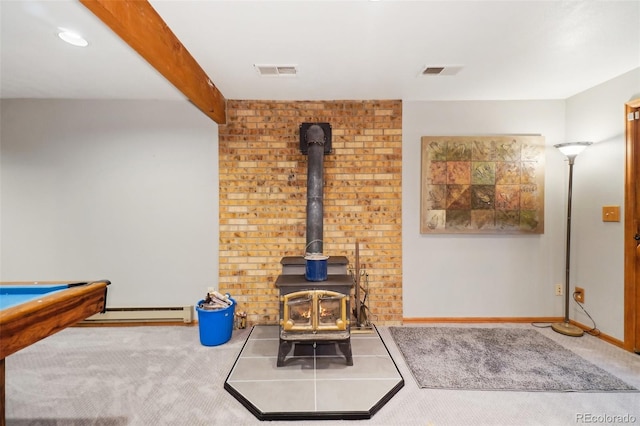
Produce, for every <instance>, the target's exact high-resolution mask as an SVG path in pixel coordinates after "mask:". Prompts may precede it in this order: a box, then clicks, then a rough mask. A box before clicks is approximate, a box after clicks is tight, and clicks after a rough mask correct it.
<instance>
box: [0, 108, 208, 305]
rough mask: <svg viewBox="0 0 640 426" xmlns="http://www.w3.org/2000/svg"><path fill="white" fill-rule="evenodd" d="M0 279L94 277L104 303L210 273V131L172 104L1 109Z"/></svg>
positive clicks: (185, 288)
mask: <svg viewBox="0 0 640 426" xmlns="http://www.w3.org/2000/svg"><path fill="white" fill-rule="evenodd" d="M0 111H1V122H0V125H1V126H0V129H1V138H0V152H1V157H0V161H1V162H0V165H1V172H0V179H1V184H2V191H1V197H0V200H1V210H0V213H1V216H0V232H1V234H0V237H1V238H0V245H1V255H0V258H1V263H0V266H1V269H0V279H2V280H4V281H6V280H78V279H80V280H84V279H87V280H92V279H101V278H106V279H110V280H111V281H112V285H111V286H110V288H109V297H108V305H109V306H163V305H164V306H167V305H183V304H191V305H192V304H195V303H196V302H197V301H198V300H199V299H200V298H202V296H204V294H205V292H206V289H207V287H209V286H217V285H216V281H217V276H218V262H217V259H218V252H217V250H218V248H217V241H218V173H217V170H218V151H217V138H218V132H217V125H216V123H214V122H213V121H211V120H210V119H209V118H207V117H206V116H205V115H204V114H202V113H201V112H199V111H198V110H197V109H196V108H195V107H194V106H193V105H191V104H190V103H188V102H186V101H184V102H182V101H180V102H175V101H174V102H172V101H74V100H3V101H2V103H1V110H0Z"/></svg>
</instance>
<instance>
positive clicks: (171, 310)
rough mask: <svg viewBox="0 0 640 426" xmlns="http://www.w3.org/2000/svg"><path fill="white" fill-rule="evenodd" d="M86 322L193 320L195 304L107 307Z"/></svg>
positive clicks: (186, 321) (184, 321)
mask: <svg viewBox="0 0 640 426" xmlns="http://www.w3.org/2000/svg"><path fill="white" fill-rule="evenodd" d="M83 322H85V323H118V322H122V323H127V322H183V323H191V322H193V306H168V307H145V308H107V309H106V310H105V312H104V313H102V314H95V315H92V316H90V317H89V318H87V319H86V320H84V321H83Z"/></svg>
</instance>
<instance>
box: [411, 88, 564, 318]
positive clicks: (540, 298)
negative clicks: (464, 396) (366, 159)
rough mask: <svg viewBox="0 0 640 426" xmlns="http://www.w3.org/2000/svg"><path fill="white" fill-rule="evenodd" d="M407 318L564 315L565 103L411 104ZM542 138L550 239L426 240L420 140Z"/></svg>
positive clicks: (481, 237)
mask: <svg viewBox="0 0 640 426" xmlns="http://www.w3.org/2000/svg"><path fill="white" fill-rule="evenodd" d="M402 114H403V160H402V181H403V183H402V199H403V201H402V203H403V216H402V223H403V225H402V230H403V232H402V246H403V304H404V317H405V318H434V317H440V318H442V317H528V316H532V317H542V316H561V315H562V314H563V306H564V305H563V299H562V298H561V297H558V296H555V295H554V284H555V283H563V282H564V278H563V277H564V239H565V234H564V229H565V226H564V221H565V220H566V219H565V217H566V216H565V215H564V210H563V206H564V204H563V200H564V196H565V192H564V181H563V177H564V174H563V173H564V171H565V167H566V166H565V165H564V163H563V158H564V157H563V156H562V154H560V153H559V152H558V151H557V150H556V149H555V148H553V147H552V146H551V145H553V144H555V143H559V142H562V141H564V132H565V128H564V116H565V103H564V101H561V100H557V101H553V100H552V101H495V102H404V103H403V113H402ZM508 133H535V134H541V135H543V136H544V137H545V141H546V144H547V145H548V146H549V147H548V148H547V155H546V171H545V232H544V234H543V235H431V234H429V235H427V234H425V235H421V234H420V225H419V224H420V222H419V220H420V138H421V137H422V136H426V135H491V134H508Z"/></svg>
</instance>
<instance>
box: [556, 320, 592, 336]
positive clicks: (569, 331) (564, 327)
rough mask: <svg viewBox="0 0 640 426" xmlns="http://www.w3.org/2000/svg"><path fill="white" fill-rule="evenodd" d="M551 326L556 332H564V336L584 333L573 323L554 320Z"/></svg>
mask: <svg viewBox="0 0 640 426" xmlns="http://www.w3.org/2000/svg"><path fill="white" fill-rule="evenodd" d="M551 328H552V329H553V331H555V332H556V333H560V334H564V335H566V336H573V337H580V336H582V335H583V334H584V331H583V330H582V329H581V328H580V327H577V326H575V325H573V324H569V323H568V322H556V323H554V324H551Z"/></svg>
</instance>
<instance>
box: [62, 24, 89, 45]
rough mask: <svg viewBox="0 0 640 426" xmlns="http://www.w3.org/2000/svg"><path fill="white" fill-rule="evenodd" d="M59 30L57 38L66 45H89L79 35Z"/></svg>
mask: <svg viewBox="0 0 640 426" xmlns="http://www.w3.org/2000/svg"><path fill="white" fill-rule="evenodd" d="M59 30H60V32H59V33H58V37H60V38H61V39H62V40H64V41H66V42H67V43H69V44H72V45H74V46H78V47H87V46H88V45H89V42H88V41H87V40H85V39H84V38H83V37H82V36H81V35H80V34H78V33H76V32H73V31H69V30H65V29H64V28H59Z"/></svg>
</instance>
